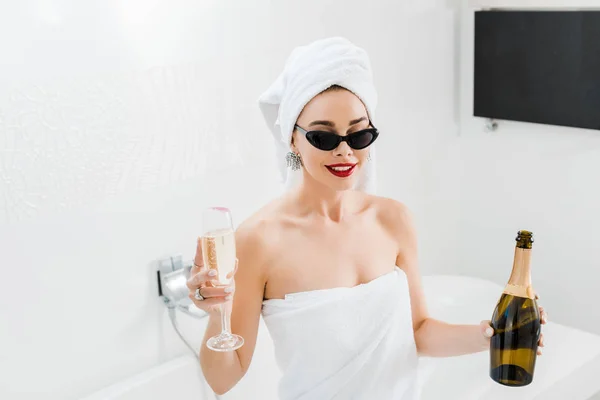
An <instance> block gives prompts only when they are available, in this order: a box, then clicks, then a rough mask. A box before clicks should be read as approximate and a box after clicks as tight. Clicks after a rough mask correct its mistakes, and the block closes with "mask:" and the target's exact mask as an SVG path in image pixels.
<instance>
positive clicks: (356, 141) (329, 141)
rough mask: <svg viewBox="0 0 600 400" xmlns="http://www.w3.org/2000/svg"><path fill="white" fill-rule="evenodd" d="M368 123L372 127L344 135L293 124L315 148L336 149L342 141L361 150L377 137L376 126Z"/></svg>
mask: <svg viewBox="0 0 600 400" xmlns="http://www.w3.org/2000/svg"><path fill="white" fill-rule="evenodd" d="M369 125H371V126H372V128H367V129H363V130H360V131H358V132H353V133H350V134H348V135H346V136H341V135H338V134H337V133H334V132H327V131H307V130H306V129H303V128H301V127H299V126H298V125H294V127H295V128H296V129H298V130H299V131H300V132H302V133H303V134H304V136H306V140H308V142H309V143H310V144H312V145H313V146H315V147H316V148H317V149H319V150H325V151H329V150H333V149H336V148H337V147H338V146H339V145H340V143H342V142H346V143H348V146H350V147H352V148H353V149H354V150H362V149H364V148H366V147H369V146H370V145H371V144H373V142H374V141H375V139H377V136H379V131H378V130H377V128H375V127H374V126H373V124H371V123H370V122H369Z"/></svg>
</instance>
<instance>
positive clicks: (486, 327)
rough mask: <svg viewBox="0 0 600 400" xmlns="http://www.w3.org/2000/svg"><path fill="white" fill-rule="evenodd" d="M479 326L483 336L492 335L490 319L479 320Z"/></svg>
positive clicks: (492, 329) (489, 336)
mask: <svg viewBox="0 0 600 400" xmlns="http://www.w3.org/2000/svg"><path fill="white" fill-rule="evenodd" d="M479 327H480V328H481V332H482V333H483V336H484V337H486V338H491V337H492V336H494V328H492V323H491V321H487V320H484V321H481V322H480V323H479Z"/></svg>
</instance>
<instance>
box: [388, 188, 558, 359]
mask: <svg viewBox="0 0 600 400" xmlns="http://www.w3.org/2000/svg"><path fill="white" fill-rule="evenodd" d="M388 201H390V202H391V204H388V205H387V207H386V208H387V209H389V210H391V212H389V213H386V214H387V215H388V220H387V221H386V224H388V226H389V228H390V229H393V230H394V235H395V237H397V238H398V245H399V250H398V256H397V258H396V265H397V266H398V267H400V268H401V269H402V270H403V271H404V272H405V273H406V276H407V279H408V286H409V292H410V301H411V311H412V318H413V330H414V333H415V342H416V345H417V351H418V353H419V355H423V356H429V357H452V356H459V355H464V354H471V353H477V352H480V351H484V350H488V349H489V346H490V338H491V337H492V335H493V333H494V330H493V329H492V327H491V326H490V321H481V322H480V323H479V324H473V325H464V324H449V323H447V322H443V321H440V320H437V319H434V318H431V317H430V316H429V311H428V310H427V304H426V301H425V294H424V292H423V285H422V281H421V274H420V271H419V263H418V248H417V235H416V230H415V227H414V223H413V219H412V216H411V214H410V212H409V210H408V209H407V208H406V206H404V205H403V204H401V203H399V202H397V201H395V200H391V199H388ZM540 314H541V316H542V321H541V322H542V324H545V323H546V320H547V314H546V312H545V311H544V310H543V308H541V307H540ZM539 345H540V346H544V342H543V336H541V337H540V343H539ZM538 354H541V349H538Z"/></svg>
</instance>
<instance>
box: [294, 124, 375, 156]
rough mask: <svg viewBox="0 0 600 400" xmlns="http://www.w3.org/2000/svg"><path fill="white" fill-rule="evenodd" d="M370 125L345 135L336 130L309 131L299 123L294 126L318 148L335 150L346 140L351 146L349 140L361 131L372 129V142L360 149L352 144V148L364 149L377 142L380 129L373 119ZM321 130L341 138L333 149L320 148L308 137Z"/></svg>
mask: <svg viewBox="0 0 600 400" xmlns="http://www.w3.org/2000/svg"><path fill="white" fill-rule="evenodd" d="M369 126H370V127H371V128H365V129H361V130H360V131H356V132H352V133H349V134H347V135H345V136H342V135H338V134H337V133H336V132H329V131H321V130H312V131H307V130H306V129H304V128H302V127H301V126H299V125H298V124H294V128H295V129H298V131H300V132H301V133H302V134H303V135H304V136H305V137H306V140H308V143H310V144H311V145H312V146H313V147H315V148H316V149H319V150H321V151H332V150H335V149H337V148H338V147H339V146H340V144H342V142H346V143H348V146H350V142H349V140H350V139H351V138H352V137H353V135H357V134H359V133H364V132H365V131H370V132H372V135H373V139H372V140H371V143H369V144H368V145H366V146H365V147H362V148H359V149H357V148H354V147H352V146H350V148H351V149H353V150H363V149H366V148H367V147H369V146H371V145H372V144H373V143H374V142H375V140H377V137H378V136H379V130H377V128H375V125H373V123H372V122H371V121H369ZM320 132H322V133H328V134H331V135H335V136H337V137H338V138H339V139H338V144H337V145H336V146H335V147H334V148H333V149H320V148H318V147H317V146H315V145H314V144H313V143H312V142H311V140H310V139H308V134H309V133H320Z"/></svg>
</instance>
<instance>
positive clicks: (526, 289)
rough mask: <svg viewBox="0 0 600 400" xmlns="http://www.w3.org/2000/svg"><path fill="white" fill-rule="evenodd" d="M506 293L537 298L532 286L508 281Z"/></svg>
mask: <svg viewBox="0 0 600 400" xmlns="http://www.w3.org/2000/svg"><path fill="white" fill-rule="evenodd" d="M504 293H506V294H510V295H513V296H517V297H524V298H528V299H532V300H535V293H534V292H533V288H532V287H531V286H520V285H512V284H510V283H508V284H506V287H505V288H504Z"/></svg>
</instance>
